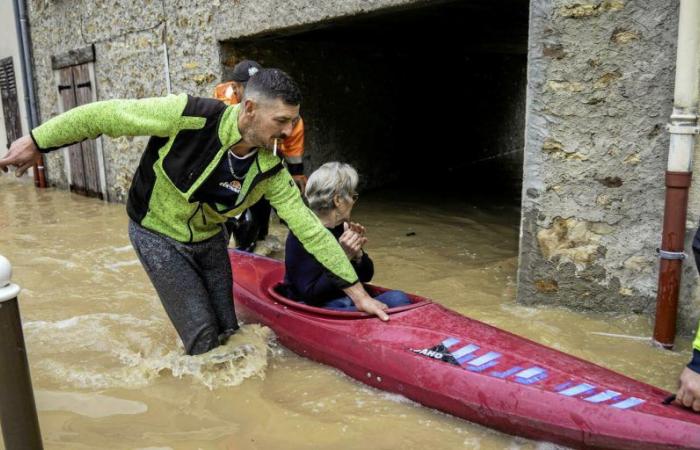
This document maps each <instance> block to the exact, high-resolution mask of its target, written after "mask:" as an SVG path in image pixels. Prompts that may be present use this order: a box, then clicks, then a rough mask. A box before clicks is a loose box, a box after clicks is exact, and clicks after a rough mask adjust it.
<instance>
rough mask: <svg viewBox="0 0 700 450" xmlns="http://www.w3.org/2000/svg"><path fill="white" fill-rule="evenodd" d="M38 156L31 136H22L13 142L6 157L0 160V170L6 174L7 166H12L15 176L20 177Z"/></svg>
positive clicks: (37, 150)
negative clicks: (14, 168)
mask: <svg viewBox="0 0 700 450" xmlns="http://www.w3.org/2000/svg"><path fill="white" fill-rule="evenodd" d="M40 155H41V153H39V149H38V148H36V145H35V144H34V141H33V140H32V138H31V136H29V135H27V136H23V137H21V138H19V139H17V140H16V141H15V142H13V143H12V145H10V150H9V151H8V152H7V155H5V157H4V158H2V159H0V169H2V171H3V172H6V173H7V171H8V169H9V166H14V167H16V168H17V169H16V170H15V175H16V176H18V177H21V176H22V175H24V173H25V172H26V171H27V169H29V168H30V167H32V166H33V165H34V162H35V161H36V159H37V158H38V157H39V156H40Z"/></svg>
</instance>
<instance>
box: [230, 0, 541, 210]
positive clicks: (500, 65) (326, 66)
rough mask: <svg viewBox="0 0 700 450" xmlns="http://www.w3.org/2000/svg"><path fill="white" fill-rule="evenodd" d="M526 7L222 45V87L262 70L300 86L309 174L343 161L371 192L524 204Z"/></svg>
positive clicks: (366, 23)
mask: <svg viewBox="0 0 700 450" xmlns="http://www.w3.org/2000/svg"><path fill="white" fill-rule="evenodd" d="M528 4H529V2H528V0H504V1H498V2H494V1H488V0H479V1H460V2H439V3H438V4H435V3H432V4H431V5H430V6H422V7H411V8H408V9H406V8H403V9H390V10H384V11H382V12H381V13H373V14H368V15H363V16H356V17H352V18H343V19H334V20H332V21H329V22H327V23H323V24H319V25H316V26H314V27H312V28H309V27H306V28H304V29H294V30H285V31H284V32H283V33H279V34H275V35H269V36H255V37H252V38H246V39H239V40H236V41H231V42H223V43H222V44H221V45H222V52H221V54H222V62H223V71H224V73H223V79H224V80H227V79H229V76H230V72H231V70H232V68H233V65H235V63H236V62H237V61H240V60H241V59H254V60H257V61H258V62H260V63H261V64H262V65H263V66H266V67H279V68H281V69H283V70H285V71H287V72H288V73H290V74H291V75H292V76H293V77H294V78H295V79H296V80H297V82H298V83H299V85H300V87H301V89H302V92H303V94H304V102H303V104H302V116H303V117H304V122H305V125H306V156H305V163H306V171H307V174H308V173H310V171H312V170H313V169H314V168H316V167H318V166H319V165H320V164H322V163H324V162H326V161H332V160H340V161H345V162H349V163H351V164H353V165H354V166H355V167H356V168H357V169H358V170H359V172H360V174H361V177H362V180H363V187H364V188H365V189H367V188H369V189H372V188H378V187H383V186H390V185H395V184H399V183H401V185H408V186H413V187H420V189H421V190H424V191H428V192H437V191H439V190H449V191H451V192H453V193H455V194H457V195H465V194H469V193H470V192H474V190H475V188H478V190H479V191H480V192H481V193H483V192H485V191H486V192H490V191H492V190H493V191H498V192H501V193H506V194H508V195H509V196H514V197H515V198H513V197H511V198H513V200H516V198H519V196H520V188H521V183H522V158H523V139H524V136H523V134H524V133H523V130H524V123H525V90H526V89H525V88H526V65H527V32H528ZM516 201H517V200H516Z"/></svg>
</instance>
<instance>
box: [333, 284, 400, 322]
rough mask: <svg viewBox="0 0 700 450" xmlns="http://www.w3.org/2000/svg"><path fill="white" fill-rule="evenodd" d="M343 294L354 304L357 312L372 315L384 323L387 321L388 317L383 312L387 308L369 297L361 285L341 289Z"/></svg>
mask: <svg viewBox="0 0 700 450" xmlns="http://www.w3.org/2000/svg"><path fill="white" fill-rule="evenodd" d="M343 292H345V295H347V296H348V297H350V298H351V299H352V302H353V303H354V304H355V307H356V308H357V310H358V311H362V312H366V313H368V314H373V315H375V316H377V317H379V318H380V319H381V320H383V321H384V322H386V321H388V320H389V315H388V314H387V313H385V312H384V311H386V310H387V309H389V307H388V306H386V305H385V304H384V303H382V302H380V301H378V300H375V299H373V298H372V297H370V295H369V294H368V293H367V291H365V288H364V287H363V286H362V283H359V282H357V283H355V284H353V285H352V286H350V287H347V288H345V289H343Z"/></svg>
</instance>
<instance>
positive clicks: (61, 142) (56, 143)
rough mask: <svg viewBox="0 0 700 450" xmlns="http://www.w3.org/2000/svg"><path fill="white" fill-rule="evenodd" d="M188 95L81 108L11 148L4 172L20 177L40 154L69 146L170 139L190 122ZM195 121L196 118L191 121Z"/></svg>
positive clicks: (0, 163) (2, 166)
mask: <svg viewBox="0 0 700 450" xmlns="http://www.w3.org/2000/svg"><path fill="white" fill-rule="evenodd" d="M186 103H187V95H184V94H183V95H178V96H175V95H170V96H167V97H155V98H146V99H141V100H107V101H102V102H95V103H90V104H87V105H83V106H79V107H77V108H73V109H71V110H70V111H67V112H65V113H63V114H60V115H58V116H56V117H54V118H52V119H50V120H48V121H47V122H45V123H44V124H42V125H40V126H38V127H37V128H34V129H33V130H32V131H31V133H30V134H29V135H28V136H24V137H21V138H20V139H18V140H16V141H15V142H13V143H12V145H11V146H10V150H9V152H8V154H7V155H6V156H5V157H4V158H2V159H0V169H2V171H3V172H7V171H8V168H9V166H14V167H16V168H17V170H16V172H15V173H16V175H17V176H20V175H22V174H23V173H24V172H26V171H27V169H29V167H31V166H32V164H33V163H34V161H35V159H36V158H37V156H38V154H39V152H42V153H47V152H49V151H51V150H55V149H57V148H61V147H65V146H66V145H70V144H74V143H77V142H81V141H84V140H86V139H95V138H96V137H98V136H100V135H103V134H106V135H107V136H111V137H117V136H162V137H165V136H169V135H171V134H172V133H174V132H175V131H176V130H177V129H178V128H180V127H182V128H187V124H183V123H180V122H182V120H186V119H187V118H183V117H182V111H183V109H184V108H185V105H186ZM191 119H195V118H191ZM193 125H194V124H193Z"/></svg>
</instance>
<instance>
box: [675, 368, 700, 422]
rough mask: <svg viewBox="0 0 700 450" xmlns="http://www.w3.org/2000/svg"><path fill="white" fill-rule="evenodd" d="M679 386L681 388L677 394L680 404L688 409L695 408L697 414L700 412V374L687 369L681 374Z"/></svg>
mask: <svg viewBox="0 0 700 450" xmlns="http://www.w3.org/2000/svg"><path fill="white" fill-rule="evenodd" d="M679 384H680V387H679V388H678V393H676V400H677V401H678V403H680V404H681V405H683V406H685V407H687V408H693V411H695V412H700V373H697V372H695V371H693V370H691V369H689V368H688V367H686V368H685V369H683V372H681V378H680V380H679Z"/></svg>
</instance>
